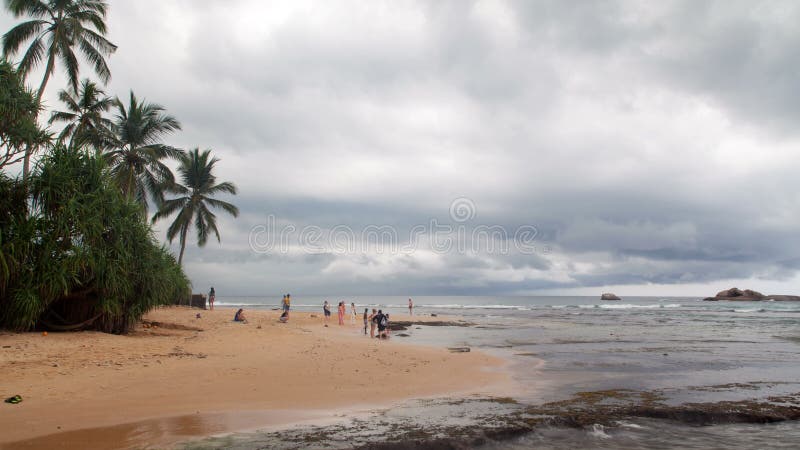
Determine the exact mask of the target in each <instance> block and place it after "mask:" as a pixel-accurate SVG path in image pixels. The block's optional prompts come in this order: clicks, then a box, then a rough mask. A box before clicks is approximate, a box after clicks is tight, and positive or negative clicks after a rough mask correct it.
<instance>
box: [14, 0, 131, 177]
mask: <svg viewBox="0 0 800 450" xmlns="http://www.w3.org/2000/svg"><path fill="white" fill-rule="evenodd" d="M5 3H6V8H8V10H9V11H11V13H12V14H13V15H14V16H15V17H21V16H28V17H30V18H31V19H32V20H29V21H27V22H22V23H21V24H19V25H17V26H15V27H14V28H12V29H11V30H10V31H9V32H8V33H6V34H4V35H3V54H4V55H6V56H13V55H15V54H16V53H17V52H18V51H19V50H20V47H22V44H23V43H24V42H27V41H28V40H30V45H29V46H28V49H27V50H26V51H25V53H24V54H23V55H22V60H20V62H19V71H20V73H21V74H22V75H23V76H25V75H27V74H28V73H29V72H30V71H31V70H32V69H33V68H34V67H36V66H38V65H39V64H40V63H41V62H42V61H43V60H45V59H46V60H47V62H46V66H45V69H44V77H43V78H42V83H41V84H40V85H39V90H38V91H37V92H36V99H37V100H38V101H41V99H42V95H43V94H44V89H45V87H46V86H47V81H48V80H49V79H50V76H51V75H52V74H53V72H54V71H55V65H56V57H57V58H58V59H59V60H60V61H61V63H62V64H63V65H64V68H65V69H66V74H67V78H68V79H69V84H70V86H72V89H73V90H75V91H77V90H78V74H79V72H80V68H79V67H78V58H77V56H76V55H75V49H76V48H77V50H79V52H80V54H81V55H83V57H84V58H85V59H86V61H88V62H89V63H90V64H91V65H92V68H93V69H94V71H95V73H97V75H98V76H99V77H100V79H101V80H103V82H108V80H109V79H110V78H111V71H110V70H109V69H108V64H106V60H105V58H106V57H107V56H110V55H111V54H112V53H114V51H116V49H117V46H116V45H114V44H112V43H111V42H110V41H109V40H108V39H106V38H105V34H106V23H105V18H106V9H107V5H106V2H104V1H101V0H5ZM32 150H33V149H32V148H28V150H27V151H26V152H25V163H24V166H23V169H22V170H23V177H26V176H27V174H28V170H29V167H30V154H31V151H32Z"/></svg>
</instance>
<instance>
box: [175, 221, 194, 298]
mask: <svg viewBox="0 0 800 450" xmlns="http://www.w3.org/2000/svg"><path fill="white" fill-rule="evenodd" d="M187 231H189V227H188V226H184V227H181V253H180V255H178V267H181V268H182V267H183V266H182V265H181V262H182V261H183V251H184V250H186V232H187ZM189 306H192V297H191V296H189Z"/></svg>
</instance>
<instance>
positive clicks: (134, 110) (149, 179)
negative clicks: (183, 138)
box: [106, 91, 183, 214]
mask: <svg viewBox="0 0 800 450" xmlns="http://www.w3.org/2000/svg"><path fill="white" fill-rule="evenodd" d="M115 105H116V107H117V114H116V116H115V118H114V133H115V135H116V136H115V138H116V147H115V148H113V149H111V150H109V151H108V152H106V158H107V161H108V164H109V165H110V167H111V173H112V174H113V176H114V178H115V179H116V181H117V185H118V186H119V187H120V189H121V190H122V193H123V194H124V195H125V196H127V197H128V198H130V199H132V200H136V201H137V202H139V204H141V205H142V208H143V212H144V213H145V214H147V199H148V196H149V197H150V199H151V200H152V201H153V202H154V203H155V204H156V205H159V204H160V203H161V201H162V200H163V199H164V189H165V188H166V187H169V186H171V185H172V184H174V182H175V177H174V175H173V174H172V171H171V170H170V169H169V167H167V166H166V165H165V164H164V162H163V161H164V160H165V159H167V158H175V159H178V158H179V157H180V155H182V153H183V152H181V150H179V149H177V148H174V147H170V146H169V145H165V144H163V143H162V142H161V139H162V138H163V137H164V136H165V135H167V134H169V133H171V132H173V131H176V130H180V129H181V124H180V122H178V120H177V119H176V118H174V117H172V116H171V115H169V114H166V113H164V107H163V106H161V105H158V104H155V103H147V102H145V101H141V102H140V101H139V100H138V99H137V98H136V96H135V95H134V93H133V91H131V97H130V100H129V103H128V106H127V107H126V106H125V104H123V103H122V101H121V100H120V99H116V100H115Z"/></svg>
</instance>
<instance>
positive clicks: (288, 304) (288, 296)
mask: <svg viewBox="0 0 800 450" xmlns="http://www.w3.org/2000/svg"><path fill="white" fill-rule="evenodd" d="M291 306H292V294H286V302H285V303H284V311H289V309H291Z"/></svg>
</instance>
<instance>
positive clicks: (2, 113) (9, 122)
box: [0, 61, 50, 169]
mask: <svg viewBox="0 0 800 450" xmlns="http://www.w3.org/2000/svg"><path fill="white" fill-rule="evenodd" d="M38 114H39V101H37V100H36V96H35V95H34V94H33V93H32V92H30V91H29V90H28V89H26V88H25V85H24V84H23V82H22V78H21V77H20V76H19V74H18V73H17V71H16V70H15V69H14V66H12V65H11V64H10V63H9V62H7V61H0V151H2V153H0V169H2V168H3V167H5V166H7V165H12V164H15V163H17V162H19V161H20V160H22V159H23V158H24V154H25V149H26V148H28V146H31V145H41V144H45V143H47V142H48V141H49V140H50V137H49V135H48V134H47V132H46V131H44V130H42V129H41V128H40V127H39V125H38V123H37V122H36V116H37V115H38Z"/></svg>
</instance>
